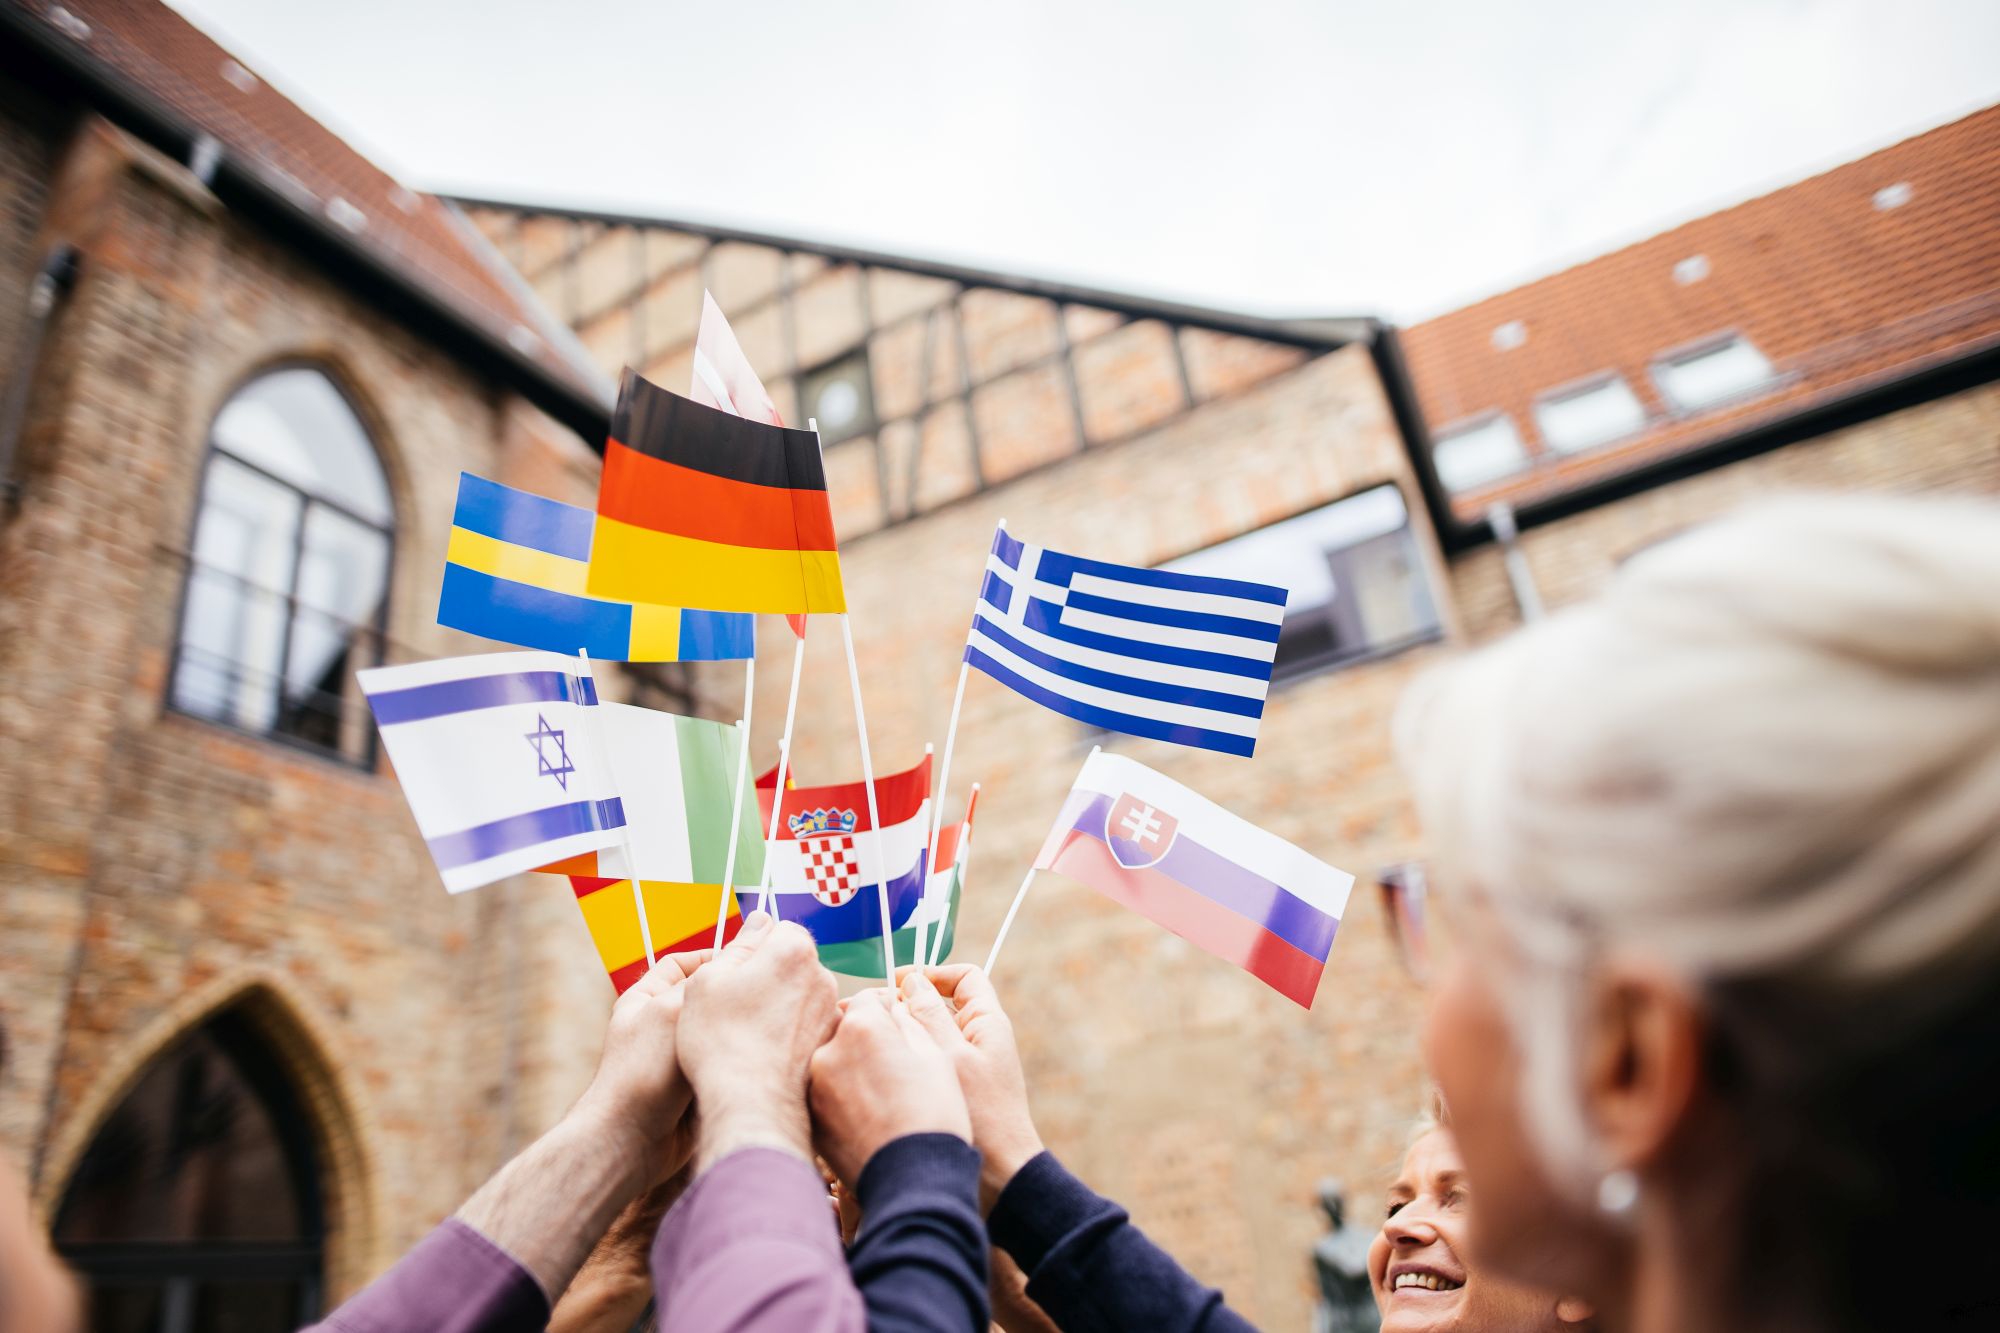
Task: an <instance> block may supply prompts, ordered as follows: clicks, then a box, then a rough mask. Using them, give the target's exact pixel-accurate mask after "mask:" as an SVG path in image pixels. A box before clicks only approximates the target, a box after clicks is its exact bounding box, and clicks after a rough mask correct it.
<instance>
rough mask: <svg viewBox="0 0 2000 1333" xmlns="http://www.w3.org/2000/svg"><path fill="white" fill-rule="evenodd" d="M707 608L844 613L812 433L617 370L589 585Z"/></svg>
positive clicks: (607, 592) (598, 593) (619, 595)
mask: <svg viewBox="0 0 2000 1333" xmlns="http://www.w3.org/2000/svg"><path fill="white" fill-rule="evenodd" d="M585 592H587V593H588V594H589V595H590V596H592V597H602V598H608V599H611V600H614V601H628V602H659V603H664V604H666V605H669V606H686V607H700V608H702V609H704V610H710V611H769V612H776V613H781V614H800V613H809V614H816V613H834V614H838V613H840V612H844V611H846V610H847V601H846V598H845V596H844V595H843V593H842V591H841V584H840V553H839V551H838V549H837V548H836V546H835V543H834V539H833V510H832V508H831V507H830V506H829V504H828V503H827V494H826V473H825V471H824V469H823V468H822V467H821V466H820V456H819V437H818V436H817V435H815V434H814V433H813V432H811V431H803V430H787V429H786V428H784V427H782V426H772V425H768V424H766V423H765V422H761V421H752V420H749V419H747V418H744V417H738V416H732V415H731V414H729V413H727V412H718V411H716V410H715V409H714V408H711V407H704V406H702V405H701V404H700V403H697V402H695V401H693V400H692V399H688V398H683V397H681V396H680V395H679V394H674V393H669V392H667V391H666V390H665V389H662V388H660V387H659V386H658V385H656V384H652V383H649V382H648V381H647V380H645V379H643V378H641V377H640V376H639V375H637V374H634V373H633V372H632V371H630V370H627V371H626V372H625V380H624V383H623V384H622V385H621V386H620V388H619V391H618V407H617V410H616V411H615V412H614V413H613V415H612V418H611V439H610V440H609V441H608V442H607V443H606V444H605V448H604V474H603V479H602V481H601V482H600V483H599V488H598V492H597V529H596V532H595V534H594V535H593V537H592V540H591V546H590V574H589V582H588V584H587V586H586V587H585Z"/></svg>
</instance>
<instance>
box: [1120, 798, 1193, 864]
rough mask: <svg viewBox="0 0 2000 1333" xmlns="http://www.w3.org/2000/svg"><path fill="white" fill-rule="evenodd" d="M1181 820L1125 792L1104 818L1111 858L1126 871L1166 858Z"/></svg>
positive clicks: (1178, 834)
mask: <svg viewBox="0 0 2000 1333" xmlns="http://www.w3.org/2000/svg"><path fill="white" fill-rule="evenodd" d="M1180 827H1181V826H1180V821H1179V820H1177V819H1175V818H1174V817H1173V816H1172V815H1170V814H1168V813H1167V812H1166V811H1164V810H1161V809H1159V808H1157V807H1156V806H1153V805H1151V804H1149V803H1147V802H1145V801H1142V800H1140V799H1139V798H1138V797H1136V796H1134V795H1132V794H1131V793H1130V792H1126V793H1124V794H1122V795H1121V796H1119V798H1118V799H1117V800H1116V801H1113V802H1112V803H1111V809H1110V810H1109V811H1108V812H1107V813H1106V814H1105V817H1104V840H1105V841H1106V842H1107V843H1109V844H1110V846H1111V857H1112V859H1113V860H1114V861H1116V862H1118V864H1119V865H1121V866H1124V867H1125V868H1126V869H1127V870H1144V869H1146V868H1147V867H1148V866H1155V865H1158V864H1159V863H1160V862H1161V861H1162V860H1164V859H1165V858H1166V855H1167V852H1168V850H1169V849H1171V848H1172V847H1173V845H1174V839H1175V838H1177V837H1179V836H1180Z"/></svg>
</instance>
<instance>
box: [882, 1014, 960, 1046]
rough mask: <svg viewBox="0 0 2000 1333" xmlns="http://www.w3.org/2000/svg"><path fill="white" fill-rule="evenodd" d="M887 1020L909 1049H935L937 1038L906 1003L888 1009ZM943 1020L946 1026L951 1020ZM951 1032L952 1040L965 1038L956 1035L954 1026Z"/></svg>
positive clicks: (956, 1030) (956, 1031)
mask: <svg viewBox="0 0 2000 1333" xmlns="http://www.w3.org/2000/svg"><path fill="white" fill-rule="evenodd" d="M889 1022H890V1023H892V1024H893V1025H894V1026H895V1029H896V1035H897V1036H899V1037H901V1038H902V1039H903V1044H904V1045H905V1046H908V1047H909V1048H910V1049H911V1050H913V1051H934V1050H936V1049H937V1038H935V1037H933V1036H932V1035H931V1033H930V1029H929V1028H928V1027H926V1026H925V1025H924V1024H923V1023H922V1022H920V1021H918V1019H917V1016H916V1015H915V1014H913V1013H911V1012H910V1007H909V1006H908V1005H907V1004H899V1005H896V1006H895V1007H894V1008H892V1009H890V1010H889ZM945 1022H946V1025H947V1026H950V1023H951V1020H949V1019H946V1020H945ZM951 1033H952V1038H953V1039H954V1040H956V1041H963V1040H965V1039H964V1038H963V1037H960V1036H959V1035H958V1029H957V1028H956V1027H952V1029H951Z"/></svg>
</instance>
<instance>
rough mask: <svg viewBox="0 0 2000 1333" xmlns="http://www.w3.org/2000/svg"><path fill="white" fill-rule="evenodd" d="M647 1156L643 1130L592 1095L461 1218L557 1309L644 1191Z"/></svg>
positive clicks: (518, 1159) (500, 1175)
mask: <svg viewBox="0 0 2000 1333" xmlns="http://www.w3.org/2000/svg"><path fill="white" fill-rule="evenodd" d="M648 1151H649V1144H648V1143H647V1141H646V1139H645V1136H644V1135H643V1134H642V1133H641V1132H640V1130H639V1127H637V1126H635V1125H631V1124H629V1123H627V1122H626V1121H624V1120H623V1119H622V1118H621V1117H619V1116H617V1115H615V1114H612V1113H611V1112H610V1111H608V1110H606V1109H601V1108H599V1107H597V1106H596V1105H595V1104H594V1103H593V1102H591V1100H590V1099H589V1098H588V1096H587V1095H586V1098H585V1100H584V1101H582V1102H579V1103H578V1104H577V1105H576V1107H575V1108H573V1109H572V1110H571V1111H570V1113H569V1114H568V1115H566V1116H564V1117H563V1119H562V1120H561V1121H560V1122H558V1123H557V1125H556V1127H555V1128H554V1129H551V1130H550V1131H549V1132H548V1133H546V1134H544V1135H543V1136H542V1137H541V1138H539V1139H537V1140H535V1142H534V1143H532V1144H530V1145H529V1146H528V1148H527V1149H526V1150H525V1151H524V1152H522V1153H521V1155H520V1156H518V1157H516V1158H515V1159H514V1160H513V1161H511V1162H509V1163H507V1165H506V1166H504V1167H502V1168H500V1171H499V1173H498V1174H496V1175H495V1176H494V1177H493V1179H491V1180H489V1181H487V1182H486V1184H485V1185H484V1186H482V1187H481V1188H480V1190H479V1192H478V1193H476V1194H474V1195H473V1196H472V1197H471V1198H470V1199H468V1200H466V1202H465V1206H464V1207H463V1208H460V1209H459V1210H458V1219H459V1220H460V1221H461V1222H464V1223H465V1224H466V1225H467V1226H469V1227H471V1228H473V1229H474V1230H476V1231H478V1232H479V1233H480V1234H481V1235H483V1236H485V1237H486V1238H487V1239H488V1240H490V1241H492V1242H493V1243H494V1244H495V1245H497V1246H499V1247H500V1248H501V1249H502V1250H504V1251H506V1252H507V1253H508V1254H510V1255H512V1256H513V1257H514V1259H515V1260H516V1261H517V1262H518V1263H520V1265H521V1266H522V1267H523V1268H525V1269H527V1270H528V1272H529V1273H530V1274H532V1275H533V1276H534V1279H535V1281H536V1282H538V1283H540V1284H541V1287H542V1290H543V1291H544V1292H546V1293H547V1294H548V1297H549V1300H550V1301H551V1302H554V1301H555V1300H557V1299H558V1298H559V1297H561V1295H562V1294H563V1291H564V1290H565V1289H566V1288H567V1287H568V1286H569V1284H570V1280H571V1279H572V1278H574V1277H575V1276H576V1273H577V1270H578V1269H579V1268H580V1267H582V1265H583V1261H584V1259H585V1257H586V1256H588V1255H589V1253H590V1251H591V1247H592V1246H594V1245H595V1244H596V1243H597V1240H598V1238H599V1237H600V1236H602V1235H603V1234H604V1233H605V1230H606V1229H607V1228H608V1227H609V1226H610V1225H611V1222H612V1219H614V1218H616V1217H617V1216H618V1213H619V1211H620V1210H621V1209H623V1208H624V1207H625V1205H626V1204H627V1203H628V1202H629V1201H630V1200H631V1199H632V1198H633V1197H634V1196H636V1195H637V1194H638V1193H639V1190H640V1188H641V1187H642V1186H643V1185H644V1183H645V1181H646V1179H647V1176H648V1173H649V1170H650V1163H649V1159H648V1156H647V1153H648Z"/></svg>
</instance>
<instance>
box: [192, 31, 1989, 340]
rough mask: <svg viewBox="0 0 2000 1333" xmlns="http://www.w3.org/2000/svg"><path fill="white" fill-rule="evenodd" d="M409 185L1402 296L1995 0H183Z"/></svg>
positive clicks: (1953, 99) (1608, 212) (1652, 218)
mask: <svg viewBox="0 0 2000 1333" xmlns="http://www.w3.org/2000/svg"><path fill="white" fill-rule="evenodd" d="M172 2H173V3H174V4H175V7H176V8H178V9H180V10H181V11H182V12H183V13H185V14H187V15H188V16H189V17H190V18H191V19H193V20H194V21H195V22H196V23H198V24H199V25H201V26H202V27H203V28H204V29H206V30H207V31H208V32H210V33H211V34H213V35H214V36H215V37H216V38H217V39H218V40H220V41H221V42H222V43H223V44H224V45H225V46H227V47H229V48H230V49H231V50H232V51H234V52H236V53H237V54H238V55H239V56H241V57H242V58H243V59H244V61H245V62H246V63H247V64H249V65H250V66H251V67H252V68H253V69H255V70H257V71H258V72H259V73H260V74H262V75H264V76H265V77H266V78H268V79H269V80H270V81H271V82H272V83H274V84H275V85H276V86H278V87H279V88H281V89H283V90H284V91H285V92H286V93H288V94H290V95H291V96H293V97H295V98H296V99H298V100H299V101H300V102H301V103H303V104H304V105H305V106H306V107H307V109H308V110H310V111H312V112H313V113H315V114H316V115H318V116H319V117H320V118H321V119H323V120H325V121H326V122H327V123H328V124H329V125H330V126H331V127H332V128H334V129H335V130H337V131H339V132H341V133H342V134H344V135H345V136H347V137H348V138H349V139H350V140H351V141H352V142H354V143H355V145H356V146H357V147H359V148H361V149H362V150H363V151H365V152H367V153H369V154H370V155H371V156H372V157H374V158H375V159H376V160H377V161H378V162H380V163H381V164H382V165H383V166H384V167H386V168H388V169H389V170H391V171H392V172H395V173H396V174H397V175H398V176H400V177H401V178H402V179H403V180H405V181H406V182H408V183H409V184H412V185H415V186H418V187H420V188H426V189H434V190H443V191H447V192H457V193H464V194H478V195H490V196H496V197H504V198H520V199H525V200H537V201H557V202H568V203H572V204H579V205H585V206H596V207H600V208H605V209H611V210H619V211H627V212H634V213H645V214H657V215H661V216H666V217H680V218H685V219H689V220H694V221H708V222H718V223H728V224H734V225H738V226H743V227H749V228H753V229H757V230H764V231H772V232H777V233H780V234H785V235H794V236H799V237H803V238H809V239H823V240H832V241H842V242H847V243H850V244H859V245H866V246H870V247H874V248H878V249H883V250H889V251H893V252H897V253H904V254H911V255H922V256H926V257H933V258H941V259H951V260H958V261H962V262H967V263H974V264H981V265H985V266H989V267H996V268H1001V269H1006V270H1009V271H1014V272H1021V273H1028V274H1033V275H1037V276H1045V277H1051V278H1060V279H1067V280H1071V281H1076V282H1084V283H1091V284H1095V285H1099V286H1105V287H1112V288H1118V289H1122V290H1130V291H1134V292H1141V293H1147V294H1152V295H1161V296H1172V297H1179V298H1182V299H1187V300H1193V301H1199V302H1204V303H1208V304H1213V305H1219V306H1225V307H1231V308H1240V309H1244V310H1250V311H1257V312H1262V313H1274V314H1360V313H1374V314H1384V315H1387V316H1390V317H1392V318H1395V319H1398V320H1401V321H1409V320H1414V319H1418V318H1422V317H1424V316H1426V315H1430V314H1435V313H1437V312H1439V311H1442V310H1447V309H1451V308H1453V307H1455V306H1458V305H1462V304H1464V303H1466V302H1468V301H1471V300H1474V299H1476V298H1478V297H1480V296H1484V295H1488V294H1490V293H1492V292H1495V291H1499V290H1503V289H1504V288H1506V287H1509V286H1512V285H1513V284H1515V283H1517V282H1519V281H1522V280H1524V279H1527V278H1531V277H1534V276H1537V275H1539V274H1542V273H1546V272H1549V271H1552V270H1554V269H1556V268H1560V267H1562V266H1563V265H1564V264H1567V263H1571V262H1574V261H1576V260H1579V259H1583V258H1587V257H1589V256H1591V255H1593V254H1597V253H1601V252H1603V251H1605V250H1607V249H1611V248H1614V247H1615V246H1617V245H1620V244H1623V243H1625V242H1627V241H1631V240H1635V239H1638V238H1640V237H1643V236H1646V235H1649V234H1651V233H1653V232H1656V231H1659V230H1661V229H1662V228H1664V227H1668V226H1671V225H1673V224H1674V223H1676V222H1679V221H1683V220H1685V219H1687V218H1690V217H1696V216H1699V215H1701V214H1703V213H1706V212H1709V211H1711V210H1713V209H1714V208H1716V207H1718V206H1721V205H1725V204H1728V203H1732V202H1735V201H1737V200H1740V199H1744V198H1748V197H1750V196H1752V195H1755V194H1759V193H1761V192H1763V191H1764V190H1766V189H1769V188H1771V187H1773V186H1775V185H1780V184H1783V183H1785V182H1787V181H1790V180H1794V179H1797V178H1799V177H1801V176H1804V175H1809V174H1811V173H1812V172H1814V171H1816V170H1820V169H1822V168H1825V167H1827V166H1831V165H1834V164H1836V163H1839V162H1842V161H1845V160H1848V159H1850V158H1853V157H1856V156H1859V155H1860V154H1862V153H1864V152H1867V151H1869V150H1870V149H1873V148H1877V147H1880V146H1882V145H1884V144H1888V143H1891V142H1894V141H1895V140H1897V139H1899V138H1902V137H1905V136H1906V135H1908V134H1911V133H1915V132H1917V131H1921V130H1924V129H1928V128H1930V127H1931V126H1934V125H1937V124H1941V123H1943V122H1945V121H1947V120H1951V119H1953V118H1955V117H1957V116H1959V115H1961V114H1963V113H1965V112H1967V111H1971V110H1974V109H1977V108H1978V107H1981V106H1984V105H1987V104H1989V103H1992V102H1994V101H2000V3H1995V0H1671V3H1663V2H1662V0H1652V2H1651V3H1644V4H1641V3H1633V2H1632V0H1505V2H1501V3H1495V0H1365V2H1364V0H1320V2H1319V3H1305V2H1295V3H1280V2H1278V0H1269V2H1266V0H1234V2H1233V3H1232V2H1226V0H1209V2H1208V3H1193V2H1191V0H1140V2H1138V3H1128V2H1126V0H1052V2H1048V0H1004V3H988V4H983V5H974V4H968V3H952V2H951V0H819V2H817V3H815V2H813V0H705V2H704V3H699V4H693V3H685V2H684V0H563V2H562V3H550V2H549V0H481V2H480V3H470V2H469V0H342V3H340V4H337V5H333V4H322V3H316V2H314V0H172Z"/></svg>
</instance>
